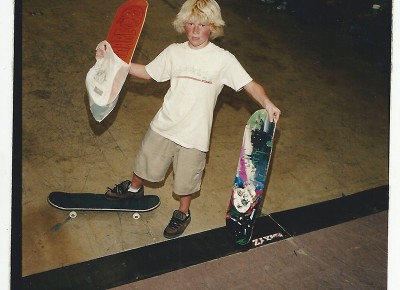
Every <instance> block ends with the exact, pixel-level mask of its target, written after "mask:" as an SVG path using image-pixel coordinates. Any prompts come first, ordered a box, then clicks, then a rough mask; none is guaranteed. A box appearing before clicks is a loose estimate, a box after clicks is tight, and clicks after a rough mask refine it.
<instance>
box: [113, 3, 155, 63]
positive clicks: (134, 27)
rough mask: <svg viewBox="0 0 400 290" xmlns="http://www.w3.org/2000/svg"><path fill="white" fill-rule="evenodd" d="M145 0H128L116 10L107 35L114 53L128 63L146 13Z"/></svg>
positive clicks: (146, 5)
mask: <svg viewBox="0 0 400 290" xmlns="http://www.w3.org/2000/svg"><path fill="white" fill-rule="evenodd" d="M147 7H148V4H147V1H146V0H128V1H126V2H125V3H123V4H122V5H121V6H120V7H119V8H118V10H117V12H116V14H115V16H114V20H113V22H112V24H111V28H110V30H109V32H108V35H107V38H106V40H107V42H108V43H110V45H111V47H112V49H113V51H114V53H115V54H116V55H118V57H119V58H120V59H122V60H123V61H124V62H126V63H127V64H129V63H130V62H131V60H132V56H133V53H134V52H135V49H136V45H137V42H138V40H139V36H140V33H141V32H142V28H143V25H144V21H145V18H146V13H147Z"/></svg>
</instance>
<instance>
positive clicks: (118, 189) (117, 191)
mask: <svg viewBox="0 0 400 290" xmlns="http://www.w3.org/2000/svg"><path fill="white" fill-rule="evenodd" d="M124 182H125V181H123V182H121V183H120V184H115V187H114V188H111V187H107V189H109V190H111V192H112V193H115V194H117V195H122V194H124V193H125V191H126V189H125V188H124V186H123V184H124Z"/></svg>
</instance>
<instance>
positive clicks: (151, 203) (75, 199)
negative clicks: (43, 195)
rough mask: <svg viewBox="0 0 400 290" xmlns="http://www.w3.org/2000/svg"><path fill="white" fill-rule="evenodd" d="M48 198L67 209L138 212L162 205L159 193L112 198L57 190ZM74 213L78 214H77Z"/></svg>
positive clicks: (59, 207)
mask: <svg viewBox="0 0 400 290" xmlns="http://www.w3.org/2000/svg"><path fill="white" fill-rule="evenodd" d="M47 200H48V202H49V203H50V205H52V206H53V207H55V208H58V209H61V210H67V211H125V212H135V213H136V212H146V211H151V210H153V209H155V208H157V207H158V206H159V205H160V198H159V197H158V196H157V195H145V196H144V197H142V198H139V199H134V198H124V199H119V200H110V199H107V198H106V196H105V195H104V194H95V193H68V192H59V191H55V192H51V193H50V194H49V197H48V199H47ZM73 215H75V216H76V214H73ZM70 216H71V215H70ZM71 217H72V216H71ZM134 218H135V216H134ZM137 218H139V216H137Z"/></svg>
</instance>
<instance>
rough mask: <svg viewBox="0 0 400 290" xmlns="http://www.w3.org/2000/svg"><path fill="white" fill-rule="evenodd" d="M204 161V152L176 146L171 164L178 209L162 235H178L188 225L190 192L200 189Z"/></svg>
mask: <svg viewBox="0 0 400 290" xmlns="http://www.w3.org/2000/svg"><path fill="white" fill-rule="evenodd" d="M205 162H206V153H205V152H201V151H199V150H197V149H187V148H183V147H181V146H177V151H176V154H175V155H174V162H173V166H174V173H175V176H174V192H175V193H176V194H177V195H179V198H180V201H179V210H175V211H174V213H173V214H172V218H171V220H170V222H169V224H168V225H167V227H166V228H165V230H164V237H166V238H175V237H178V236H180V235H181V234H182V233H183V232H184V231H185V229H186V227H187V226H188V225H189V223H190V220H191V216H190V210H189V208H190V203H191V201H192V193H195V192H198V191H199V190H200V186H201V179H202V176H203V171H204V167H205ZM185 193H191V194H185Z"/></svg>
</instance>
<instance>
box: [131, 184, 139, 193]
mask: <svg viewBox="0 0 400 290" xmlns="http://www.w3.org/2000/svg"><path fill="white" fill-rule="evenodd" d="M140 188H141V187H139V188H138V189H136V188H132V187H131V186H129V188H128V191H130V192H134V193H136V192H138V191H139V190H140Z"/></svg>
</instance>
